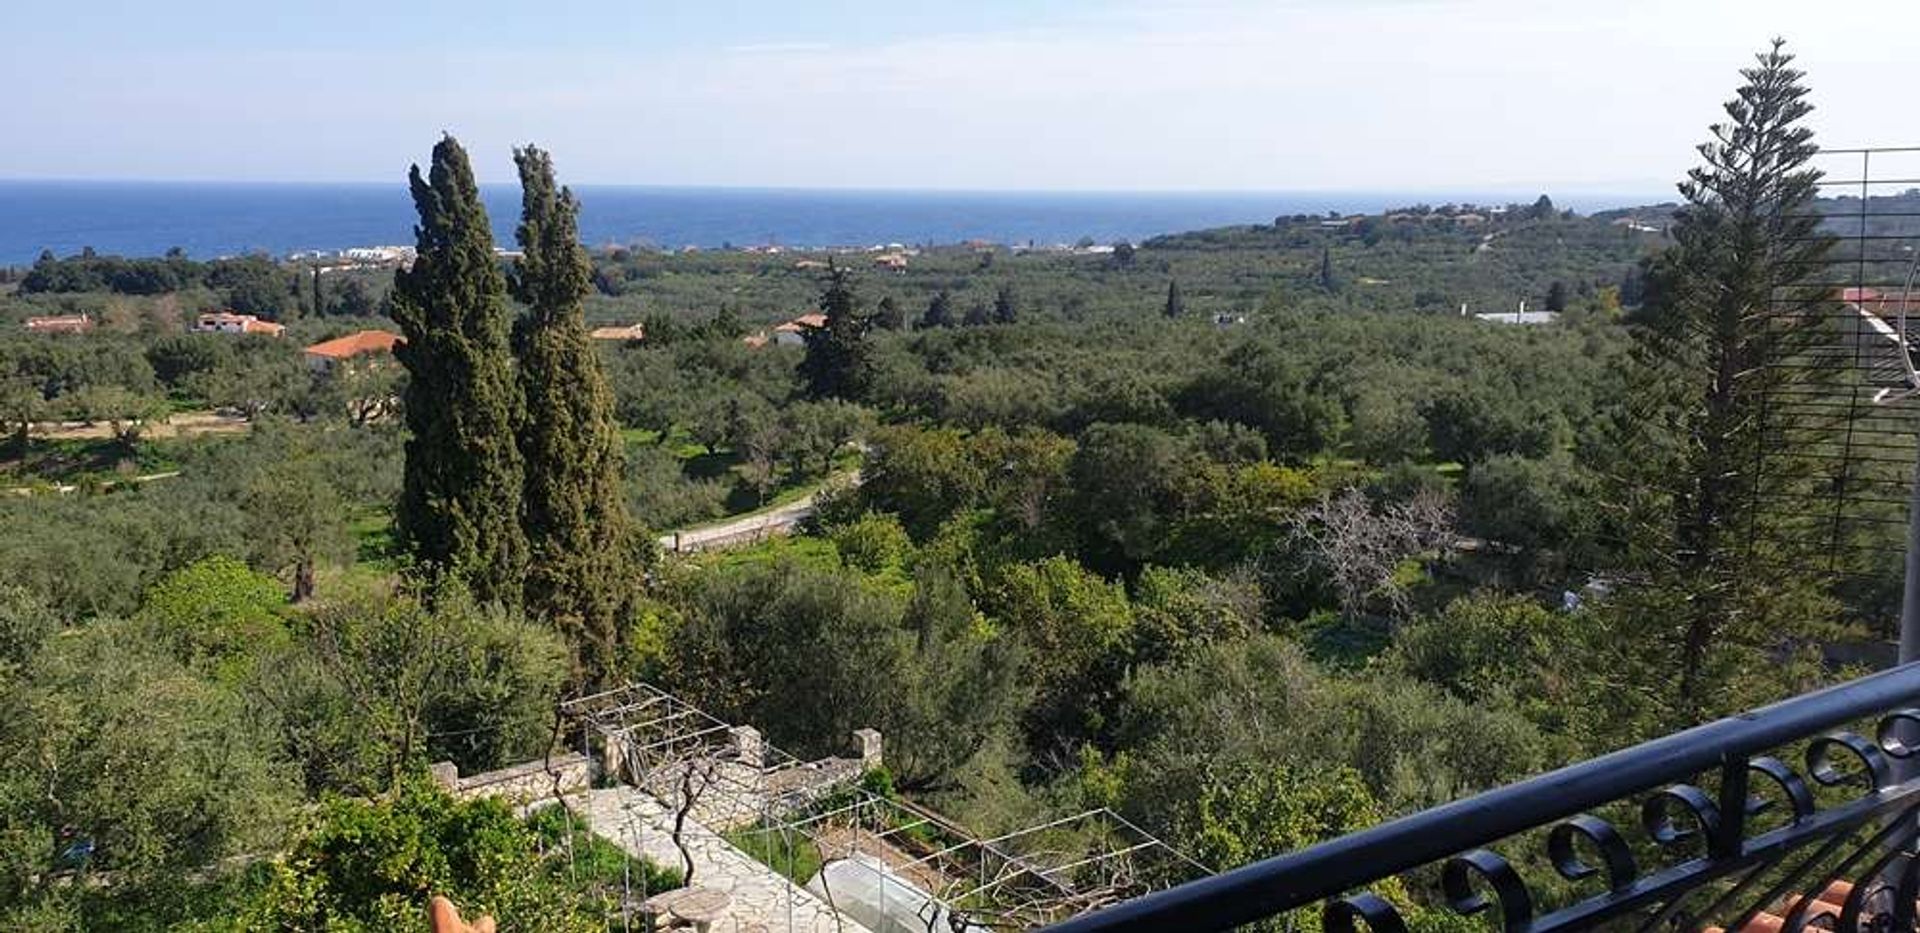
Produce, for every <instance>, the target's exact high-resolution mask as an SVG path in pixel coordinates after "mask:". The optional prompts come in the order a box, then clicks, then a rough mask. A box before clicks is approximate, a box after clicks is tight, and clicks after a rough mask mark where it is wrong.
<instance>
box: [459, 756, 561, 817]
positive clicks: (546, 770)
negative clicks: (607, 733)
mask: <svg viewBox="0 0 1920 933" xmlns="http://www.w3.org/2000/svg"><path fill="white" fill-rule="evenodd" d="M432 771H433V778H434V780H436V781H438V782H440V785H441V786H442V787H445V788H446V789H447V790H448V791H450V792H452V794H453V795H454V796H455V797H458V798H460V799H461V800H472V799H475V798H478V797H499V798H501V799H504V800H506V801H507V802H509V803H516V804H521V803H530V802H532V801H534V800H538V799H540V798H543V797H551V796H553V794H554V777H555V775H558V776H559V780H560V784H559V791H560V793H561V794H571V793H574V792H576V791H581V790H586V789H587V788H588V787H591V786H593V762H592V760H591V759H589V758H588V757H587V756H585V755H582V754H580V753H579V752H567V753H565V754H561V755H555V756H553V757H552V758H545V759H535V760H533V761H526V762H521V763H520V764H517V765H513V766H511V767H507V768H501V769H500V770H498V771H487V772H485V773H482V774H473V775H468V776H466V777H461V776H460V769H459V768H457V767H455V766H454V764H453V762H451V761H442V762H440V763H438V764H435V765H433V766H432Z"/></svg>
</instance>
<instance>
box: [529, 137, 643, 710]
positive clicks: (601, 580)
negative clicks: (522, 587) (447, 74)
mask: <svg viewBox="0 0 1920 933" xmlns="http://www.w3.org/2000/svg"><path fill="white" fill-rule="evenodd" d="M513 161H514V163H515V164H516V165H517V166H519V169H520V188H521V214H520V227H519V230H518V231H517V234H518V239H519V242H520V250H521V258H520V259H519V261H517V262H516V263H515V264H514V272H513V278H512V282H511V284H512V286H513V293H514V297H515V298H517V299H519V300H520V301H521V302H522V303H523V304H525V305H526V306H527V309H528V313H527V315H526V316H525V317H523V318H521V319H520V321H519V324H518V326H517V327H516V328H515V329H514V335H513V336H514V350H515V353H516V355H517V356H518V357H519V361H520V370H519V375H520V386H521V390H522V393H523V395H524V397H525V398H526V405H527V413H528V417H527V420H526V424H525V426H524V427H523V428H522V429H521V431H520V451H521V456H522V457H523V458H524V460H525V462H526V509H525V519H524V522H523V526H524V528H525V529H526V535H527V548H528V553H529V555H530V557H531V560H530V562H529V565H528V568H527V586H526V607H527V613H528V615H530V616H532V617H533V618H536V619H545V620H547V621H548V622H549V623H550V624H552V625H553V626H554V627H555V628H557V629H559V630H560V631H561V633H562V634H564V635H565V636H566V637H567V640H568V642H569V643H570V644H571V645H572V648H573V655H574V670H575V673H576V676H579V677H580V678H581V679H583V680H585V681H586V682H588V683H600V682H602V681H603V679H604V678H605V677H607V676H608V675H609V674H611V672H612V671H613V669H614V664H615V661H616V656H617V643H618V641H619V623H620V619H621V618H622V616H623V615H624V614H625V612H626V610H627V608H628V607H629V605H630V603H631V595H632V590H631V587H630V586H629V584H628V581H630V580H631V579H632V578H633V569H632V567H631V566H629V562H628V560H627V557H628V554H629V547H630V545H631V541H632V538H631V532H630V530H629V527H628V524H629V523H628V521H627V511H626V502H625V497H624V494H623V492H622V488H621V470H620V431H619V425H618V424H617V423H616V422H615V420H614V415H613V407H614V402H613V390H612V389H611V388H609V387H608V384H607V377H606V374H605V373H604V372H602V371H601V367H600V355H599V353H598V352H597V351H596V350H595V349H594V345H593V338H592V337H591V336H590V335H589V332H588V330H587V323H586V317H585V313H584V312H583V310H582V308H581V301H582V300H584V299H585V298H586V296H587V293H588V292H589V291H590V290H591V288H592V276H593V266H592V263H591V262H589V261H588V259H587V252H586V249H585V248H583V247H582V246H581V245H580V237H579V231H578V223H577V218H578V217H579V213H580V206H579V203H578V202H577V201H576V200H575V199H574V196H573V192H572V191H571V190H568V189H565V188H561V189H558V190H555V183H554V177H553V160H552V159H551V158H550V157H549V156H548V155H547V153H545V152H542V151H541V150H539V149H536V148H534V147H532V146H529V147H527V148H525V149H521V150H516V151H515V152H514V154H513Z"/></svg>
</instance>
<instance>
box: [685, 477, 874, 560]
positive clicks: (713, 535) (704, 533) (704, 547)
mask: <svg viewBox="0 0 1920 933" xmlns="http://www.w3.org/2000/svg"><path fill="white" fill-rule="evenodd" d="M858 485H860V471H859V470H854V471H853V472H851V473H842V474H839V475H837V476H833V477H829V478H828V479H827V481H826V482H825V483H822V484H821V487H820V489H817V490H814V491H813V492H810V493H808V494H806V495H805V496H802V497H801V498H799V499H795V500H794V501H792V502H789V503H787V504H785V505H777V506H774V507H773V508H771V509H766V510H764V511H760V512H754V513H752V514H750V515H742V516H740V517H739V518H732V519H727V520H725V521H721V522H715V523H714V524H711V525H696V526H694V527H692V528H682V529H680V530H679V531H672V532H668V533H666V534H663V535H661V536H660V538H659V541H660V547H661V548H662V549H664V550H668V551H673V552H676V553H681V554H688V553H692V552H695V551H718V550H725V549H727V548H733V547H744V546H746V545H750V544H757V543H759V542H761V541H765V540H766V539H768V538H772V537H776V536H779V535H785V534H792V533H793V529H794V527H795V526H797V525H799V524H800V523H801V522H804V521H806V520H807V519H808V518H811V517H812V516H813V506H814V502H815V501H817V500H818V499H819V497H820V492H821V490H824V489H828V488H843V487H844V488H851V487H853V486H858Z"/></svg>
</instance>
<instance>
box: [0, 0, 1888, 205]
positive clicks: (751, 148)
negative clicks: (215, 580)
mask: <svg viewBox="0 0 1920 933" xmlns="http://www.w3.org/2000/svg"><path fill="white" fill-rule="evenodd" d="M1593 7H1594V5H1592V4H1586V3H1578V2H1571V0H1545V2H1536V0H1357V2H1339V3H1335V2H1330V0H1292V2H1260V0H1114V2H1096V0H1053V2H1019V0H984V2H982V3H977V4H970V5H967V6H966V7H964V8H958V7H949V6H945V5H941V6H934V7H924V6H916V5H912V4H906V5H902V4H897V3H883V2H878V0H820V2H817V3H813V4H808V5H806V6H805V8H804V9H802V8H799V7H798V6H797V5H790V4H782V3H778V2H774V0H719V2H716V3H712V4H707V5H703V6H701V7H699V8H697V9H696V8H692V7H689V6H685V5H679V4H672V3H666V2H650V0H643V2H640V3H638V4H621V3H615V2H613V0H553V2H550V3H546V4H542V5H539V6H538V7H528V6H525V5H514V4H507V3H503V2H462V3H455V2H452V0H427V2H422V3H417V4H407V5H404V6H402V7H398V8H393V9H383V10H381V11H379V15H378V16H377V17H366V16H355V15H352V14H350V13H342V12H340V11H339V10H337V9H331V8H319V7H314V8H287V9H276V10H274V11H273V14H272V15H271V16H262V15H260V13H259V12H258V10H257V9H255V8H254V7H253V6H251V5H249V4H245V3H242V2H240V0H191V2H187V3H183V4H176V5H172V6H169V7H164V8H162V7H156V6H154V5H150V4H138V3H105V4H98V5H91V6H85V7H76V8H61V7H29V8H26V9H22V10H19V11H15V13H14V15H13V16H12V17H11V21H10V23H9V32H10V39H11V42H10V48H9V55H8V56H6V57H5V58H4V59H0V80H9V81H10V83H11V84H12V85H13V86H15V87H23V88H36V89H50V90H47V91H42V92H40V93H34V94H28V95H23V96H22V97H20V98H19V99H18V100H16V101H15V102H14V103H13V106H12V108H11V109H12V113H11V119H10V122H11V127H12V130H13V132H12V133H10V136H11V137H12V139H11V140H10V142H11V143H12V144H11V145H9V146H7V147H4V148H3V149H0V178H8V179H14V180H26V181H36V180H87V181H94V180H108V181H112V180H151V181H173V182H209V181H212V182H256V183H261V182H270V183H301V182H312V183H329V184H339V183H384V182H391V181H394V180H398V179H400V178H402V177H404V171H405V168H406V166H407V165H408V164H409V163H412V162H415V161H419V160H422V159H424V158H425V157H426V155H427V151H428V149H429V148H430V147H431V145H432V143H433V141H434V140H435V139H436V138H438V136H439V135H440V133H441V132H442V131H443V130H444V131H450V132H452V133H453V134H454V135H456V136H458V137H459V138H460V139H461V140H462V141H463V142H464V143H465V144H466V145H467V147H468V149H469V150H470V151H471V152H472V153H473V155H474V159H475V165H476V171H477V173H478V174H479V176H480V177H481V178H482V179H483V180H486V181H489V182H505V181H510V180H511V179H512V166H511V161H510V158H509V154H510V151H511V147H512V146H513V145H514V144H516V143H520V144H524V143H525V142H527V141H530V140H531V141H534V142H537V143H539V144H540V145H542V146H543V147H545V148H547V149H549V150H550V151H552V152H553V153H554V156H555V160H556V163H557V165H558V167H559V170H560V174H561V177H562V179H563V180H564V181H567V182H570V183H573V184H575V185H579V186H585V185H590V184H591V185H622V186H629V185H631V186H654V187H725V188H754V189H800V190H858V191H876V190H878V191H885V190H910V191H1020V192H1027V191H1047V192H1068V191H1088V192H1149V193H1153V192H1166V193H1176V192H1186V191H1199V192H1274V191H1348V190H1379V189H1383V188H1384V189H1396V190H1399V189H1406V190H1457V191H1514V192H1520V191H1547V192H1549V193H1552V192H1555V191H1560V192H1568V193H1573V192H1604V193H1623V194H1625V193H1635V192H1653V191H1658V192H1670V191H1671V190H1672V184H1673V182H1674V181H1676V180H1678V179H1679V178H1680V177H1681V175H1682V174H1683V173H1684V171H1685V169H1686V168H1687V167H1688V166H1689V165H1690V164H1692V162H1693V161H1694V153H1693V147H1694V145H1696V144H1697V143H1699V142H1700V141H1702V140H1703V139H1705V138H1706V134H1707V127H1708V125H1709V124H1710V123H1712V122H1714V121H1716V120H1718V119H1720V118H1721V117H1722V116H1723V115H1722V113H1721V110H1720V105H1721V103H1722V102H1723V101H1724V100H1725V99H1726V98H1727V97H1728V96H1729V94H1730V92H1731V90H1732V88H1734V87H1735V86H1736V85H1737V84H1738V82H1739V74H1738V71H1739V69H1740V68H1742V67H1745V66H1747V65H1749V64H1751V62H1752V55H1753V53H1754V52H1756V51H1758V50H1760V49H1761V48H1763V47H1764V46H1765V45H1766V43H1767V41H1768V39H1770V38H1771V37H1773V36H1775V35H1782V36H1785V37H1786V38H1787V39H1788V40H1789V42H1790V44H1789V49H1790V50H1791V51H1793V52H1795V53H1796V54H1797V55H1799V61H1798V63H1797V64H1798V67H1801V68H1803V69H1805V70H1806V71H1807V72H1808V75H1809V77H1808V83H1809V85H1810V86H1811V87H1812V88H1813V97H1812V100H1813V102H1814V103H1815V104H1816V106H1817V107H1818V109H1817V111H1816V112H1815V114H1814V116H1813V117H1812V119H1811V120H1810V121H1809V122H1810V124H1811V125H1812V126H1813V128H1814V129H1815V130H1816V131H1817V133H1818V134H1819V135H1818V137H1817V138H1818V140H1819V141H1820V142H1822V143H1823V144H1825V145H1828V146H1855V145H1871V144H1888V143H1898V142H1902V141H1903V140H1899V139H1889V138H1887V137H1886V136H1885V134H1886V132H1888V130H1887V127H1888V125H1889V121H1888V117H1887V115H1888V114H1890V113H1896V112H1899V110H1900V108H1901V107H1902V106H1903V101H1902V97H1903V92H1902V89H1901V88H1900V87H1898V86H1897V84H1896V83H1895V82H1893V81H1891V80H1889V76H1890V75H1897V74H1900V73H1902V72H1901V69H1903V68H1904V67H1905V66H1906V64H1907V63H1906V62H1905V61H1904V58H1905V57H1906V56H1905V55H1904V54H1903V53H1902V50H1901V49H1900V48H1899V47H1898V43H1892V42H1883V43H1878V44H1869V43H1863V42H1862V41H1861V37H1862V36H1875V35H1885V36H1892V35H1903V34H1910V33H1912V32H1914V31H1915V30H1916V29H1917V28H1920V4H1912V3H1898V2H1893V0H1863V2H1857V3H1851V4H1847V5H1845V7H1844V8H1841V9H1834V8H1828V7H1810V6H1808V5H1806V4H1802V3H1795V2H1788V0H1748V2H1734V0H1688V2H1671V0H1669V2H1661V0H1622V2H1620V3H1616V4H1609V5H1606V7H1605V8H1593Z"/></svg>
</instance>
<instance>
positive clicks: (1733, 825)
mask: <svg viewBox="0 0 1920 933" xmlns="http://www.w3.org/2000/svg"><path fill="white" fill-rule="evenodd" d="M1718 805H1719V808H1720V825H1718V826H1716V827H1714V828H1713V836H1712V838H1710V839H1708V840H1707V855H1708V856H1709V857H1711V858H1715V859H1730V858H1738V857H1740V855H1741V854H1742V853H1743V851H1744V850H1745V848H1746V839H1747V756H1745V755H1739V756H1728V757H1726V758H1723V759H1721V761H1720V800H1719V804H1718Z"/></svg>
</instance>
